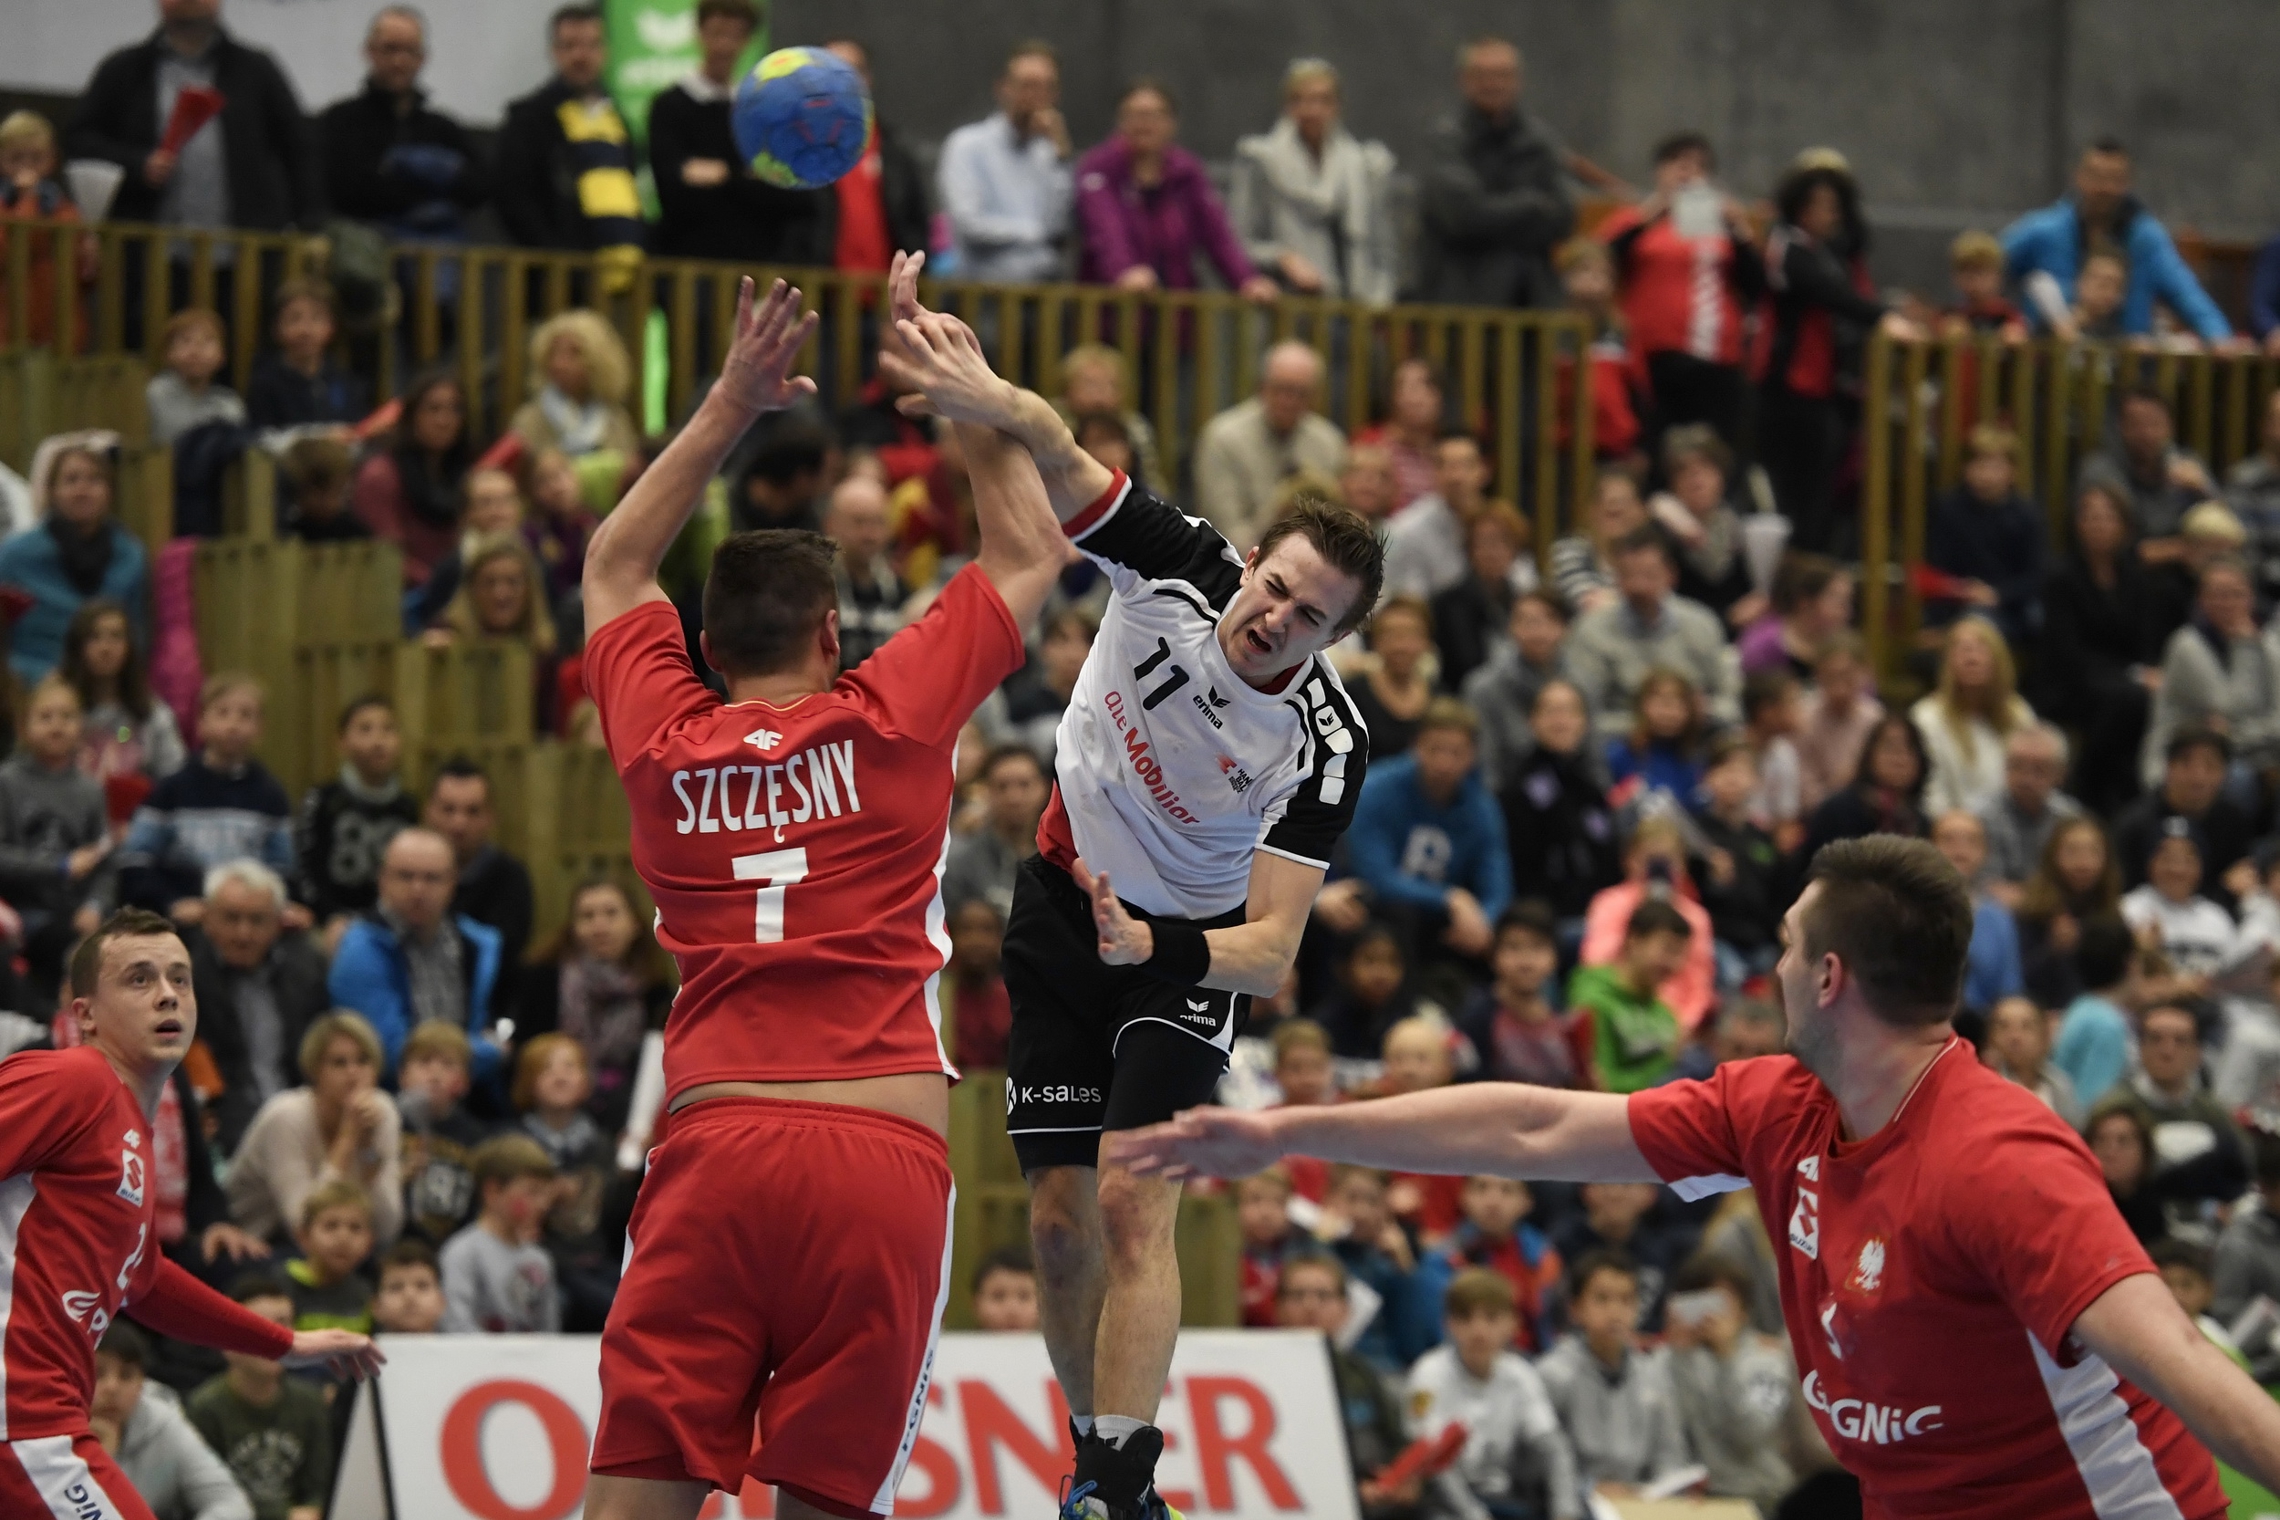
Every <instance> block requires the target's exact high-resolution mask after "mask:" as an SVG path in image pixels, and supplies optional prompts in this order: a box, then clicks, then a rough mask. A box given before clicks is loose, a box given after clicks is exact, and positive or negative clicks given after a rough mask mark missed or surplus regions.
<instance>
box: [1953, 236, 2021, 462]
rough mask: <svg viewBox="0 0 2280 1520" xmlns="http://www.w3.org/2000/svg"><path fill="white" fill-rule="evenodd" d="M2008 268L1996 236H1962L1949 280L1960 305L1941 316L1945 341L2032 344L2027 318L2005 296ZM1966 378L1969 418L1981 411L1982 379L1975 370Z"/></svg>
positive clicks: (1966, 372) (1956, 243) (1955, 245)
mask: <svg viewBox="0 0 2280 1520" xmlns="http://www.w3.org/2000/svg"><path fill="white" fill-rule="evenodd" d="M2003 266H2004V258H2003V243H2002V240H2001V239H2000V238H1997V237H1996V236H1995V235H1994V234H1993V233H1988V232H1981V231H1979V230H1978V229H1976V228H1974V229H1972V230H1970V231H1967V232H1961V233H1958V234H1957V235H1956V239H1955V241H1954V242H1952V243H1950V244H1948V278H1949V281H1950V283H1951V284H1952V286H1953V288H1954V291H1955V296H1956V300H1955V304H1954V305H1952V306H1950V307H1949V308H1948V309H1947V310H1946V311H1944V312H1942V313H1941V314H1940V318H1939V335H1940V336H1941V337H1943V338H1977V337H1982V336H1984V337H1995V338H2001V339H2002V340H2003V341H2004V342H2005V343H2018V342H2021V341H2023V340H2024V339H2025V338H2026V336H2027V318H2026V314H2025V313H2024V312H2022V311H2020V310H2019V308H2018V307H2016V306H2014V305H2012V304H2011V303H2010V302H2009V301H2008V300H2006V299H2004V296H2003V280H2004V275H2005V270H2004V267H2003ZM1963 373H1964V375H1965V376H1966V385H1965V405H1964V413H1963V414H1964V415H1965V416H1967V417H1968V416H1971V415H1973V414H1974V413H1975V412H1976V411H1977V410H1978V409H1977V408H1976V407H1975V406H1973V405H1972V404H1971V403H1972V402H1975V401H1977V400H1978V389H1977V387H1978V373H1977V370H1976V369H1975V368H1966V369H1965V370H1964V372H1963Z"/></svg>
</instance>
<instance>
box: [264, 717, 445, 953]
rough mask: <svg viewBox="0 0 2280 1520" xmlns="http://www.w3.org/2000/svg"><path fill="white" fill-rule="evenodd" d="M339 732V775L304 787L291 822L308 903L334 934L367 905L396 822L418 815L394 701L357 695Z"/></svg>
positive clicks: (401, 824)
mask: <svg viewBox="0 0 2280 1520" xmlns="http://www.w3.org/2000/svg"><path fill="white" fill-rule="evenodd" d="M337 732H338V734H339V739H340V774H339V775H337V776H336V777H334V778H333V779H332V780H330V781H326V782H322V783H320V784H319V785H316V786H313V787H311V788H309V794H308V796H307V797H305V798H303V799H302V801H301V811H300V816H299V817H298V818H297V819H296V820H295V823H294V836H295V852H296V853H297V854H298V855H299V857H300V862H301V880H302V881H303V882H304V883H305V890H306V893H307V896H308V901H309V910H310V911H311V912H312V913H314V914H315V915H316V918H317V920H318V922H320V923H323V924H325V925H327V926H328V929H329V930H330V932H334V933H337V932H338V926H336V925H335V924H334V920H336V919H342V918H346V917H347V916H349V915H352V914H357V913H363V912H365V911H367V910H368V909H370V908H371V906H372V904H373V902H374V900H375V899H376V898H377V897H378V895H379V890H380V888H379V880H380V855H381V852H382V851H384V850H385V849H386V848H387V847H388V841H389V840H390V839H392V838H394V837H395V833H396V831H397V830H398V829H401V828H406V827H408V826H410V825H412V824H415V823H417V822H419V820H420V810H419V807H418V805H417V804H416V803H414V802H413V801H412V799H411V797H410V796H409V795H408V794H407V793H406V792H405V791H404V783H403V781H402V780H401V779H400V778H399V777H398V775H397V764H398V762H399V761H400V760H401V759H402V757H403V751H404V740H403V735H402V733H401V732H400V731H399V730H398V728H397V726H396V709H395V706H394V704H392V703H391V702H389V700H388V699H387V698H386V697H383V696H379V695H377V694H373V695H366V696H362V697H358V698H357V699H356V700H355V701H353V702H351V703H349V704H348V706H347V707H345V708H343V709H342V710H341V715H340V723H339V725H338V728H337Z"/></svg>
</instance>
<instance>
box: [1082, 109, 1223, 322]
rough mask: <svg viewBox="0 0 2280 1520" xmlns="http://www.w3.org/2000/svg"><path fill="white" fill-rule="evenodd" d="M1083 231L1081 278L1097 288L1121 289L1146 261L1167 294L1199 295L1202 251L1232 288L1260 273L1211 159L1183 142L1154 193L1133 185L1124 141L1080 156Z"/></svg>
mask: <svg viewBox="0 0 2280 1520" xmlns="http://www.w3.org/2000/svg"><path fill="white" fill-rule="evenodd" d="M1077 231H1078V236H1079V237H1080V239H1081V240H1082V245H1081V246H1082V257H1081V258H1080V260H1079V263H1078V267H1077V278H1078V279H1079V280H1082V281H1084V282H1085V283H1086V284H1089V285H1109V284H1113V283H1114V282H1115V280H1116V277H1117V276H1118V275H1120V274H1122V273H1124V271H1125V270H1127V269H1130V268H1131V267H1132V266H1133V265H1135V264H1145V265H1147V266H1148V267H1149V268H1150V269H1153V270H1155V271H1156V278H1157V280H1159V281H1160V282H1162V284H1163V287H1164V288H1165V289H1166V290H1193V289H1195V288H1196V277H1195V256H1196V252H1197V250H1198V248H1199V247H1200V249H1201V251H1202V252H1203V254H1204V256H1205V257H1206V258H1208V259H1210V260H1211V265H1212V267H1213V268H1214V269H1216V270H1218V271H1219V278H1220V279H1221V280H1222V281H1224V282H1225V283H1226V285H1227V288H1228V289H1229V290H1233V289H1234V288H1235V287H1236V286H1238V285H1241V284H1242V283H1243V282H1244V281H1245V280H1247V279H1249V278H1251V275H1252V274H1253V272H1254V271H1253V270H1252V268H1251V261H1250V259H1249V258H1248V257H1247V256H1246V255H1245V254H1244V252H1243V244H1242V241H1241V239H1239V238H1237V237H1236V236H1235V229H1234V227H1233V225H1232V224H1230V223H1229V222H1228V220H1227V208H1226V206H1224V205H1223V204H1221V202H1220V199H1219V195H1218V192H1217V191H1215V190H1213V189H1212V188H1211V178H1210V176H1209V175H1207V174H1206V173H1205V172H1204V168H1203V160H1201V159H1199V158H1197V157H1196V156H1195V155H1194V154H1193V153H1190V152H1189V151H1188V150H1187V149H1185V148H1182V147H1178V146H1176V145H1175V146H1173V147H1169V148H1166V149H1165V150H1164V174H1163V178H1162V179H1160V180H1159V181H1157V183H1156V184H1155V185H1153V186H1151V187H1150V188H1147V189H1142V188H1141V187H1140V186H1139V185H1137V184H1135V183H1134V182H1133V179H1132V159H1131V155H1130V154H1129V153H1127V152H1126V151H1125V147H1124V142H1123V139H1121V138H1116V137H1111V138H1110V139H1109V140H1108V141H1106V142H1104V143H1102V144H1101V145H1100V146H1099V147H1097V148H1094V149H1092V150H1091V151H1090V152H1088V153H1086V154H1085V155H1084V157H1082V158H1080V159H1078V160H1077Z"/></svg>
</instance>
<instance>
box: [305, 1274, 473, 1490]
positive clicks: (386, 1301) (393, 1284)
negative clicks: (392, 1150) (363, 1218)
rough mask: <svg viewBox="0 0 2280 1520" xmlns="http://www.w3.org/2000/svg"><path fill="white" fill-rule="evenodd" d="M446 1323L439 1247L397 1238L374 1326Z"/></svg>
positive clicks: (424, 1329) (419, 1327)
mask: <svg viewBox="0 0 2280 1520" xmlns="http://www.w3.org/2000/svg"><path fill="white" fill-rule="evenodd" d="M442 1324H443V1274H442V1272H441V1271H440V1270H439V1269H438V1268H437V1266H436V1261H435V1249H434V1248H433V1247H432V1246H430V1245H429V1244H428V1243H427V1242H426V1241H424V1240H412V1239H409V1238H406V1239H403V1240H399V1241H397V1242H396V1243H395V1244H394V1245H392V1246H390V1247H389V1248H388V1249H387V1250H386V1251H384V1252H382V1253H381V1256H380V1291H379V1292H378V1293H377V1294H375V1295H373V1299H372V1327H373V1328H374V1329H375V1330H378V1331H380V1332H382V1333H383V1334H387V1335H433V1334H435V1333H436V1331H437V1330H438V1329H439V1328H440V1327H441V1326H442ZM294 1520H299V1517H297V1516H296V1517H294Z"/></svg>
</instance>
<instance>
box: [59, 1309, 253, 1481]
mask: <svg viewBox="0 0 2280 1520" xmlns="http://www.w3.org/2000/svg"><path fill="white" fill-rule="evenodd" d="M150 1356H151V1352H150V1342H149V1341H148V1340H147V1339H145V1338H144V1336H143V1332H142V1331H141V1330H140V1329H138V1328H137V1327H136V1326H134V1325H131V1324H127V1323H125V1322H123V1321H122V1322H120V1323H117V1324H114V1325H112V1326H111V1327H110V1329H108V1330H106V1331H105V1332H104V1333H103V1338H102V1339H101V1340H100V1341H98V1342H97V1343H96V1346H95V1358H94V1360H95V1386H94V1390H93V1394H92V1396H91V1397H90V1398H89V1399H88V1402H87V1418H88V1424H89V1426H90V1427H91V1429H92V1430H93V1432H94V1435H95V1439H96V1440H98V1441H100V1442H101V1443H102V1444H103V1449H104V1450H105V1451H107V1452H109V1453H110V1454H111V1456H112V1457H113V1459H114V1460H116V1461H117V1463H118V1464H119V1470H120V1471H121V1472H122V1473H124V1474H125V1475H126V1479H127V1482H128V1483H130V1484H132V1485H133V1492H134V1493H135V1494H136V1495H137V1496H139V1503H138V1504H137V1508H142V1507H144V1506H148V1508H147V1510H146V1511H145V1512H146V1513H152V1514H161V1515H165V1516H167V1517H168V1520H177V1517H179V1520H253V1506H252V1505H251V1504H250V1503H248V1502H247V1500H246V1496H245V1491H244V1490H243V1489H241V1488H239V1487H238V1483H237V1479H236V1478H234V1477H232V1476H231V1475H230V1470H229V1468H228V1467H226V1466H224V1465H223V1463H222V1459H221V1458H220V1457H218V1456H216V1455H214V1453H213V1451H212V1450H211V1449H210V1448H209V1447H208V1446H207V1445H206V1443H205V1442H204V1441H202V1440H200V1439H199V1438H198V1432H197V1431H196V1430H195V1429H193V1428H192V1427H191V1424H190V1422H189V1421H188V1420H186V1419H184V1418H183V1417H182V1405H181V1404H180V1402H179V1401H178V1400H177V1399H176V1398H175V1394H174V1390H173V1389H171V1388H168V1387H165V1386H164V1385H161V1386H159V1387H157V1388H152V1387H150V1386H148V1384H147V1383H146V1382H145V1375H144V1371H143V1369H144V1367H145V1365H146V1364H147V1363H148V1362H149V1361H150ZM65 1460H66V1461H69V1459H68V1458H66V1459H65ZM68 1470H69V1469H68V1468H66V1471H68ZM55 1481H56V1483H57V1488H56V1492H57V1495H58V1502H60V1503H66V1504H71V1505H74V1506H76V1507H79V1508H83V1509H92V1510H93V1512H94V1513H96V1514H100V1513H102V1510H103V1509H109V1508H113V1507H115V1505H116V1501H113V1500H109V1499H107V1498H106V1499H97V1500H96V1501H95V1505H99V1506H100V1508H96V1507H95V1506H91V1505H88V1504H86V1503H85V1502H84V1501H82V1500H81V1499H80V1498H78V1497H77V1495H81V1494H85V1493H87V1491H88V1489H89V1488H90V1487H92V1486H93V1485H92V1484H89V1483H87V1482H85V1481H84V1480H82V1481H72V1480H70V1479H68V1478H61V1479H57V1480H55ZM66 1484H68V1485H69V1486H68V1487H66V1486H64V1485H66ZM95 1492H96V1493H97V1494H100V1493H101V1492H102V1491H101V1490H100V1489H96V1490H95ZM43 1497H44V1495H43ZM65 1513H67V1514H68V1513H71V1511H68V1510H67V1511H66V1512H65Z"/></svg>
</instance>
